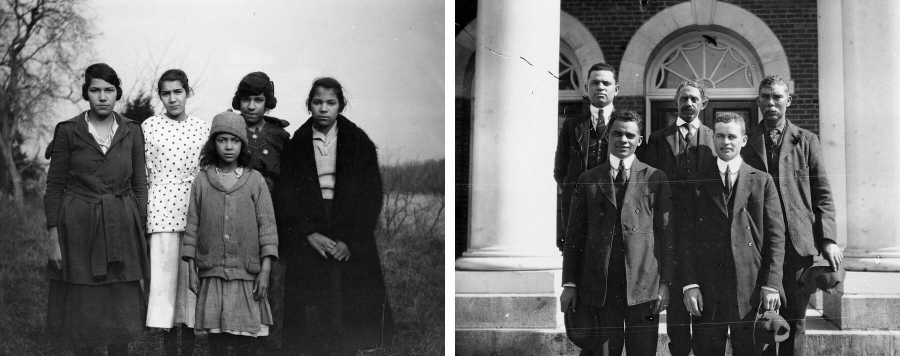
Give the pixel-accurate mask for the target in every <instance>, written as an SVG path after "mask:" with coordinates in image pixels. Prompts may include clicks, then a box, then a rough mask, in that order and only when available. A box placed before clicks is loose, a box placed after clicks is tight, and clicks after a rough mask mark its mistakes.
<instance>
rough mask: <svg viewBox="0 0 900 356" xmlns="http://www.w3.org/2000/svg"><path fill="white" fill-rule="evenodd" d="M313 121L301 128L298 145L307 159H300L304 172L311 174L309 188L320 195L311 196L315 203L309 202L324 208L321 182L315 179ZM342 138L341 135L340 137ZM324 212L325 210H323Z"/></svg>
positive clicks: (316, 173) (301, 155) (316, 172)
mask: <svg viewBox="0 0 900 356" xmlns="http://www.w3.org/2000/svg"><path fill="white" fill-rule="evenodd" d="M311 122H312V119H309V121H307V124H308V125H307V124H304V125H303V126H301V127H300V130H299V132H298V135H299V136H300V137H299V138H298V145H299V149H300V157H307V158H306V159H300V160H299V162H301V163H300V164H302V165H304V168H303V169H304V170H305V171H306V172H309V175H308V177H309V187H310V188H313V187H314V189H312V190H311V191H313V192H317V193H318V194H311V195H310V198H312V199H313V201H311V202H309V204H313V205H314V206H324V205H325V201H324V200H323V199H322V193H321V191H322V187H321V186H320V185H319V180H318V179H316V178H314V177H318V169H317V168H316V153H315V151H314V150H313V143H312V130H313V128H312V123H311ZM338 138H340V135H338ZM322 211H324V210H322Z"/></svg>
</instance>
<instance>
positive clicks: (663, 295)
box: [653, 282, 669, 314]
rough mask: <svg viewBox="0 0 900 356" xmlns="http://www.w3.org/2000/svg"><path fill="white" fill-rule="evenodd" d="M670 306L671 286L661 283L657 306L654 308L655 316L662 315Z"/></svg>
mask: <svg viewBox="0 0 900 356" xmlns="http://www.w3.org/2000/svg"><path fill="white" fill-rule="evenodd" d="M668 306H669V285H668V284H665V283H663V282H659V293H658V294H657V295H656V304H655V305H654V308H653V314H659V313H662V311H663V310H666V307H668Z"/></svg>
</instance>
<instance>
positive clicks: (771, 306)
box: [759, 288, 781, 311]
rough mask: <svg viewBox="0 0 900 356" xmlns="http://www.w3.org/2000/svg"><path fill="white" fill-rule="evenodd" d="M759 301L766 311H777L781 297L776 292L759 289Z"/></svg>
mask: <svg viewBox="0 0 900 356" xmlns="http://www.w3.org/2000/svg"><path fill="white" fill-rule="evenodd" d="M759 300H761V301H762V305H763V308H766V310H771V311H778V308H780V307H781V297H780V295H779V294H778V292H773V291H770V290H768V289H765V288H760V290H759Z"/></svg>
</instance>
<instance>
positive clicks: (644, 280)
mask: <svg viewBox="0 0 900 356" xmlns="http://www.w3.org/2000/svg"><path fill="white" fill-rule="evenodd" d="M610 170H611V167H610V164H609V162H604V163H603V164H601V165H599V166H597V167H594V168H592V169H590V170H588V171H587V172H585V173H584V174H582V175H581V177H580V178H579V179H578V184H577V186H576V188H575V193H574V196H573V198H572V214H571V217H570V219H569V224H568V229H567V231H566V245H565V249H564V251H563V283H576V284H577V285H578V297H579V298H582V299H581V300H583V301H584V302H585V303H587V304H590V305H593V306H597V307H601V306H603V304H604V303H605V301H606V285H607V283H606V278H607V271H608V269H609V260H610V251H611V249H612V243H613V236H614V235H615V228H616V214H617V209H616V194H615V190H614V187H613V180H612V177H610ZM667 182H668V181H667V179H666V174H665V173H663V172H662V171H660V170H657V169H654V168H653V167H650V166H648V165H646V164H644V163H642V162H641V161H640V160H637V159H635V160H634V162H633V163H632V166H631V177H630V179H629V181H628V186H627V188H626V190H625V198H624V199H623V206H622V219H621V224H622V238H623V242H624V245H625V270H626V279H627V283H626V286H627V289H628V290H627V296H628V297H627V302H628V305H637V304H640V303H645V302H648V301H651V300H655V299H656V295H657V293H658V290H659V282H660V281H663V282H666V283H671V280H672V275H673V273H674V271H673V265H674V253H675V250H674V249H675V246H674V242H675V241H674V232H673V230H672V226H671V225H670V224H669V214H670V212H671V210H672V199H671V191H670V188H669V184H668V183H667Z"/></svg>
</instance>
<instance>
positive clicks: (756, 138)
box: [741, 119, 836, 256]
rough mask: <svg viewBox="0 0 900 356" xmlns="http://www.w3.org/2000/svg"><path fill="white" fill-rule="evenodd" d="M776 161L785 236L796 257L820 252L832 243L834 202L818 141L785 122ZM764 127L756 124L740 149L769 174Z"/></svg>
mask: <svg viewBox="0 0 900 356" xmlns="http://www.w3.org/2000/svg"><path fill="white" fill-rule="evenodd" d="M785 121H786V122H785V127H784V133H783V134H782V140H781V153H780V155H781V156H780V158H779V160H778V172H779V177H773V178H774V179H775V182H776V183H777V184H778V187H779V193H780V194H781V203H782V207H783V210H784V214H785V218H786V219H785V220H786V223H787V231H788V233H789V234H788V236H790V238H791V243H792V244H793V245H794V249H795V250H796V251H797V254H799V255H800V256H814V255H817V254H819V253H820V252H821V250H822V246H823V244H824V242H825V241H826V240H829V242H832V243H833V242H835V241H836V237H835V229H836V228H835V222H834V201H833V199H832V197H831V186H830V185H829V184H828V174H827V173H826V172H825V167H824V166H823V164H822V163H823V160H822V150H821V148H820V146H819V138H818V136H816V135H815V134H813V133H812V132H809V131H807V130H804V129H801V128H799V127H797V126H796V125H794V124H793V123H791V122H790V121H787V119H785ZM764 135H768V134H767V133H766V132H765V125H756V129H755V130H753V133H752V134H750V137H749V141H750V144H749V145H747V146H746V147H744V149H743V150H742V152H741V157H743V158H744V162H746V163H747V164H749V165H751V166H753V168H756V169H758V170H761V171H763V172H769V167H768V160H767V159H766V143H765V136H764Z"/></svg>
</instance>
